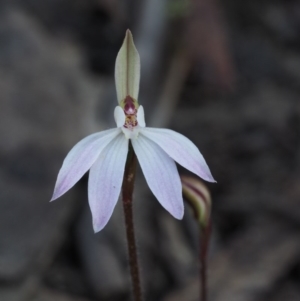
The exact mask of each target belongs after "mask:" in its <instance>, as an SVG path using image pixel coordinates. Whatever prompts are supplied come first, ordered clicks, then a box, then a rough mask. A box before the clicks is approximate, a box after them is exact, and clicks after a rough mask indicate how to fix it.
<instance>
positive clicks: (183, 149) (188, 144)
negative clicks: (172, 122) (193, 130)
mask: <svg viewBox="0 0 300 301" xmlns="http://www.w3.org/2000/svg"><path fill="white" fill-rule="evenodd" d="M140 134H141V135H143V136H145V137H147V138H149V139H151V140H152V141H154V142H155V143H157V144H158V145H159V146H160V147H161V148H162V149H163V150H164V151H165V152H166V153H167V154H168V155H169V156H170V157H171V158H172V159H174V160H175V161H176V162H177V163H179V164H180V165H182V166H183V167H184V168H186V169H188V170H189V171H191V172H193V173H195V174H196V175H197V176H199V177H201V178H202V179H204V180H206V181H208V182H216V181H215V180H214V178H213V176H212V174H211V172H210V169H209V167H208V166H207V164H206V161H205V159H204V158H203V156H202V154H201V153H200V151H199V150H198V148H197V147H196V145H195V144H194V143H193V142H192V141H191V140H189V139H188V138H186V137H185V136H183V135H181V134H179V133H177V132H174V131H172V130H168V129H157V128H144V129H143V130H142V131H141V132H140Z"/></svg>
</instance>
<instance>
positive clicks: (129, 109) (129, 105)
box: [124, 95, 137, 115]
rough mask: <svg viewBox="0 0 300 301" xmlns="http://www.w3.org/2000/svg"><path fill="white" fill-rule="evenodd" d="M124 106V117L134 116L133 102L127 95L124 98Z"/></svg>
mask: <svg viewBox="0 0 300 301" xmlns="http://www.w3.org/2000/svg"><path fill="white" fill-rule="evenodd" d="M124 103H125V106H124V112H125V114H126V115H136V112H137V110H136V108H135V105H134V101H133V99H132V97H130V96H129V95H127V96H126V98H125V100H124Z"/></svg>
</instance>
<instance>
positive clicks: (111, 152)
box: [88, 134, 128, 232]
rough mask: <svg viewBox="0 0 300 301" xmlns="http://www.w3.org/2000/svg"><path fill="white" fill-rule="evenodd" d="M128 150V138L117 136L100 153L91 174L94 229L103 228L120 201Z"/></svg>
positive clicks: (90, 186) (90, 202) (121, 135)
mask: <svg viewBox="0 0 300 301" xmlns="http://www.w3.org/2000/svg"><path fill="white" fill-rule="evenodd" d="M127 152H128V140H127V139H126V138H125V137H124V135H123V134H120V135H119V136H117V137H116V138H115V139H114V140H113V141H112V142H111V143H110V144H109V145H108V146H107V147H106V148H105V149H104V150H103V151H102V152H101V154H100V156H99V158H98V159H97V161H96V162H95V164H94V165H93V166H92V168H91V170H90V176H89V187H88V193H89V204H90V208H91V212H92V216H93V227H94V231H95V232H98V231H100V230H102V229H103V227H104V226H105V225H106V224H107V222H108V220H109V219H110V217H111V215H112V212H113V210H114V208H115V205H116V203H117V201H118V198H119V195H120V191H121V185H122V181H123V176H124V169H125V162H126V158H127Z"/></svg>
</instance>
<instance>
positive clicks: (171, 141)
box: [51, 30, 215, 232]
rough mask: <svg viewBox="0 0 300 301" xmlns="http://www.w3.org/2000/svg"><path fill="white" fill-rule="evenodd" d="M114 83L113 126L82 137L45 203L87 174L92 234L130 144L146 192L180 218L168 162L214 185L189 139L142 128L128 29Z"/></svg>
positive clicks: (115, 192) (106, 214)
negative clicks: (149, 191)
mask: <svg viewBox="0 0 300 301" xmlns="http://www.w3.org/2000/svg"><path fill="white" fill-rule="evenodd" d="M115 82H116V89H117V98H118V102H119V105H118V106H117V107H116V108H115V111H114V118H115V121H116V124H117V127H116V128H113V129H109V130H105V131H102V132H98V133H95V134H92V135H90V136H87V137H86V138H84V139H83V140H81V141H80V142H78V143H77V144H76V145H75V146H74V147H73V148H72V149H71V151H70V152H69V153H68V155H67V157H66V158H65V160H64V162H63V165H62V167H61V169H60V171H59V174H58V177H57V181H56V185H55V189H54V193H53V197H52V199H51V201H52V200H55V199H57V198H59V197H60V196H61V195H63V194H64V193H65V192H67V191H68V190H69V189H70V188H71V187H73V186H74V185H75V183H76V182H78V181H79V179H80V178H81V177H82V176H83V175H84V174H85V173H86V172H87V171H88V170H90V174H89V182H88V199H89V205H90V209H91V212H92V217H93V227H94V231H95V232H98V231H100V230H102V229H103V227H104V226H105V225H106V224H107V222H108V220H109V219H110V217H111V215H112V212H113V210H114V207H115V205H116V203H117V201H118V198H119V195H120V191H121V186H122V181H123V176H124V169H125V163H126V158H127V153H128V147H129V143H130V142H131V144H132V147H133V149H134V152H135V154H136V156H137V158H138V161H139V164H140V166H141V168H142V171H143V173H144V176H145V178H146V181H147V183H148V185H149V187H150V189H151V191H152V192H153V194H154V195H155V197H156V198H157V200H158V201H159V202H160V204H161V205H162V206H163V207H164V208H165V209H166V210H167V211H169V212H170V213H171V214H172V215H173V216H174V217H175V218H177V219H182V217H183V213H184V207H183V199H182V185H181V181H180V177H179V174H178V171H177V168H176V164H175V162H174V161H176V162H177V163H179V164H180V165H182V166H183V167H185V168H186V169H188V170H189V171H191V172H193V173H195V174H196V175H198V176H199V177H201V178H202V179H204V180H206V181H209V182H215V181H214V179H213V177H212V175H211V172H210V170H209V168H208V166H207V164H206V162H205V160H204V158H203V156H202V155H201V153H200V152H199V150H198V148H197V147H196V146H195V145H194V144H193V143H192V142H191V141H190V140H189V139H187V138H186V137H184V136H183V135H181V134H179V133H176V132H174V131H172V130H168V129H159V128H149V127H146V124H145V118H144V108H143V107H142V106H141V105H139V104H138V101H137V99H138V93H139V82H140V58H139V54H138V52H137V50H136V48H135V45H134V42H133V37H132V34H131V32H130V31H129V30H127V32H126V36H125V39H124V42H123V45H122V47H121V49H120V51H119V53H118V56H117V59H116V65H115Z"/></svg>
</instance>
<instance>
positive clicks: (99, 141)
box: [51, 129, 120, 201]
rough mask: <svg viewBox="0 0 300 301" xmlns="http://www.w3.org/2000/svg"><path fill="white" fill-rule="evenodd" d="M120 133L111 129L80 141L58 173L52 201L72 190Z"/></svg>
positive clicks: (118, 130)
mask: <svg viewBox="0 0 300 301" xmlns="http://www.w3.org/2000/svg"><path fill="white" fill-rule="evenodd" d="M119 133H120V129H111V130H106V131H102V132H99V133H95V134H92V135H89V136H87V137H85V138H84V139H82V140H81V141H79V142H78V143H77V144H76V145H75V146H74V147H73V148H72V149H71V150H70V152H69V153H68V155H67V156H66V158H65V160H64V162H63V165H62V167H61V169H60V171H59V173H58V176H57V180H56V184H55V188H54V193H53V196H52V199H51V201H53V200H55V199H57V198H59V197H60V196H61V195H63V194H64V193H65V192H67V191H68V190H69V189H70V188H72V187H73V186H74V185H75V184H76V183H77V182H78V181H79V180H80V178H81V177H82V176H83V175H84V174H85V173H86V172H87V171H88V170H89V169H90V168H91V166H92V165H93V163H94V162H95V161H96V160H97V158H98V156H99V154H100V153H101V151H102V150H103V149H104V148H105V147H106V146H107V145H108V144H109V143H110V142H111V141H112V140H113V139H114V138H115V137H116V136H117V135H118V134H119Z"/></svg>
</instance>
